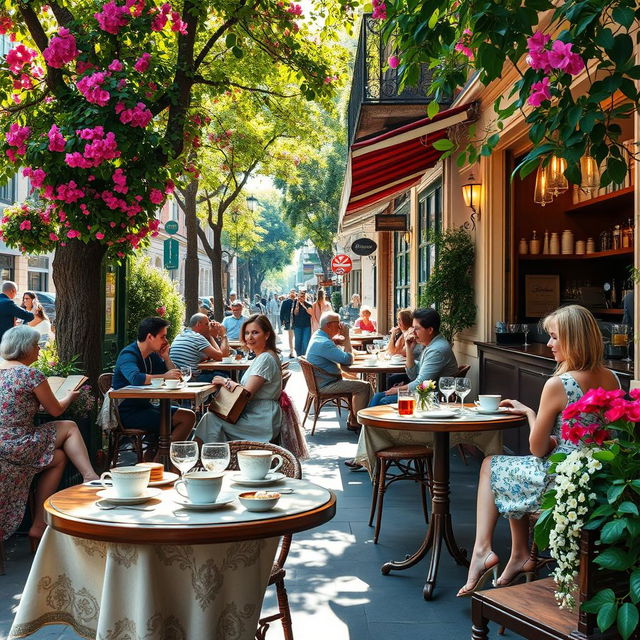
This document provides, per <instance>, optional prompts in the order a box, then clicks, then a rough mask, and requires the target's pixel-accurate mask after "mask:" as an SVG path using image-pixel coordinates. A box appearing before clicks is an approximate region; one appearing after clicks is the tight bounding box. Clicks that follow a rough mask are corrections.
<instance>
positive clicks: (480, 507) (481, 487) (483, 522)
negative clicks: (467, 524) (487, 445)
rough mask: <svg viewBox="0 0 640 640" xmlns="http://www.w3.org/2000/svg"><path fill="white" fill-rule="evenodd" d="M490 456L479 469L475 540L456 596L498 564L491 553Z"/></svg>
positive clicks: (495, 513) (493, 505)
mask: <svg viewBox="0 0 640 640" xmlns="http://www.w3.org/2000/svg"><path fill="white" fill-rule="evenodd" d="M490 473H491V456H488V457H486V458H485V459H484V460H483V462H482V467H480V478H479V480H478V498H477V503H476V538H475V542H474V545H473V551H472V553H471V559H470V564H469V573H468V575H467V582H466V584H465V585H464V587H462V589H460V591H459V592H458V595H463V594H464V592H467V591H469V590H471V589H473V587H474V586H475V584H476V582H477V581H478V578H479V577H480V576H481V575H482V574H483V573H484V572H485V571H486V570H487V569H489V568H490V567H492V566H493V565H495V564H497V563H498V556H497V555H496V554H495V553H494V552H493V551H492V549H491V545H492V541H493V531H494V529H495V527H496V522H497V521H498V509H497V508H496V503H495V500H494V497H493V491H491V483H490Z"/></svg>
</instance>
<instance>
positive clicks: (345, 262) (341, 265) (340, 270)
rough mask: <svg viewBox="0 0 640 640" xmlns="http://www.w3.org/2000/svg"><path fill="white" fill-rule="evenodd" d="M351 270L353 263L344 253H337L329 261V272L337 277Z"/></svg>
mask: <svg viewBox="0 0 640 640" xmlns="http://www.w3.org/2000/svg"><path fill="white" fill-rule="evenodd" d="M351 269H353V262H351V258H350V257H349V256H347V255H345V254H344V253H339V254H338V255H337V256H334V257H333V259H332V260H331V271H333V273H335V274H337V275H339V276H343V275H344V274H345V273H349V271H351Z"/></svg>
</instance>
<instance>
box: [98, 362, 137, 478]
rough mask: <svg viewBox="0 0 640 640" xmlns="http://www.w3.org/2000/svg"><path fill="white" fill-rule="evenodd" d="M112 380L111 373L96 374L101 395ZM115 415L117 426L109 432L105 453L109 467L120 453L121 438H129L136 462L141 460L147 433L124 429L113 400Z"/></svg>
mask: <svg viewBox="0 0 640 640" xmlns="http://www.w3.org/2000/svg"><path fill="white" fill-rule="evenodd" d="M112 380H113V374H112V373H101V374H100V375H99V376H98V389H99V390H100V393H102V395H103V396H105V397H106V394H107V392H108V391H109V389H110V388H111V382H112ZM114 407H115V415H116V419H117V421H118V427H117V428H116V429H114V430H113V431H110V432H109V451H108V453H107V461H108V463H109V468H111V467H115V466H116V464H117V462H118V454H119V453H120V444H121V443H122V440H123V439H127V438H129V439H131V441H132V448H133V450H134V451H135V452H136V455H137V456H138V462H142V460H143V456H144V453H143V451H144V440H143V439H144V436H145V435H148V434H147V432H146V431H143V430H142V429H125V428H124V426H123V425H122V421H121V420H120V412H119V411H118V404H117V403H115V402H114Z"/></svg>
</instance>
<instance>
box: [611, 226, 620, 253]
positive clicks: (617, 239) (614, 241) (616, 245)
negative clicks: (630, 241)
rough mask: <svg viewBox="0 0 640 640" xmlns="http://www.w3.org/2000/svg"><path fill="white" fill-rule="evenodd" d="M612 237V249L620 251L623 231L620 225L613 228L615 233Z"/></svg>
mask: <svg viewBox="0 0 640 640" xmlns="http://www.w3.org/2000/svg"><path fill="white" fill-rule="evenodd" d="M611 235H612V247H611V248H612V249H619V248H620V247H621V246H622V244H621V229H620V225H619V224H617V225H616V226H615V227H613V233H612V234H611Z"/></svg>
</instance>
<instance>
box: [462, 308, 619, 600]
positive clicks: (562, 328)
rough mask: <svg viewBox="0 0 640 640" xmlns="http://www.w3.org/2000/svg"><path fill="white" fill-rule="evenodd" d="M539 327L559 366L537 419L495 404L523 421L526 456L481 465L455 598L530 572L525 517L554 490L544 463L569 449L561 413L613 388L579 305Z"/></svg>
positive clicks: (596, 333)
mask: <svg viewBox="0 0 640 640" xmlns="http://www.w3.org/2000/svg"><path fill="white" fill-rule="evenodd" d="M543 327H544V330H545V331H546V332H547V333H548V334H549V336H550V337H549V342H548V343H547V346H548V347H549V348H550V349H551V353H552V354H553V357H554V359H555V361H556V362H557V363H558V364H557V367H556V370H555V372H554V375H553V376H552V377H551V378H549V380H547V382H546V383H545V385H544V388H543V389H542V395H541V396H540V408H539V409H538V413H537V414H536V412H535V411H533V409H530V408H529V407H527V406H525V405H524V404H522V403H521V402H518V401H517V400H503V401H502V402H501V406H503V407H507V408H509V410H510V411H511V412H513V413H518V414H521V415H523V416H526V418H527V420H528V422H529V428H530V430H531V431H530V435H529V447H530V449H531V455H530V456H488V457H487V458H485V459H484V461H483V463H482V468H481V469H480V481H479V484H478V498H477V521H476V538H475V543H474V547H473V553H472V554H471V560H470V565H469V574H468V579H467V582H466V584H465V585H464V586H463V587H462V588H461V589H460V591H458V596H459V597H460V596H469V595H471V594H472V593H473V592H474V591H476V590H477V589H478V588H480V587H481V586H482V584H483V583H484V582H485V580H486V578H488V577H489V575H490V574H491V573H493V574H494V584H495V586H498V587H504V586H507V585H510V584H513V583H514V582H516V581H517V580H519V579H520V578H522V577H524V576H526V575H527V574H530V572H531V571H533V570H534V568H535V566H534V561H532V560H531V559H530V558H529V540H528V538H529V523H528V520H527V518H526V517H524V516H525V515H526V514H527V513H531V512H535V511H537V510H538V509H539V508H540V499H541V497H542V495H543V494H544V493H545V491H547V490H548V489H549V488H550V487H551V486H552V484H553V478H552V477H551V476H549V474H548V473H547V469H548V468H549V461H548V458H549V456H550V455H551V454H552V453H555V452H565V453H566V452H569V451H571V450H572V449H575V448H576V445H574V444H572V443H570V442H568V441H566V440H563V439H562V436H561V427H562V411H563V410H564V408H565V407H566V406H567V405H568V404H569V403H572V402H576V401H577V400H578V399H579V398H580V397H581V396H582V395H583V394H584V393H586V392H587V391H588V390H589V389H594V388H598V387H602V388H604V389H607V390H612V389H618V388H619V387H620V382H619V381H618V378H617V377H616V375H615V374H614V373H613V372H612V371H609V369H607V368H606V367H605V366H604V365H603V364H602V356H603V349H604V347H603V342H602V335H601V334H600V330H599V329H598V325H597V323H596V321H595V319H594V317H593V316H592V315H591V313H590V312H589V311H587V309H585V308H584V307H581V306H579V305H570V306H568V307H562V308H560V309H557V310H556V311H554V312H553V313H551V314H550V315H549V316H547V317H546V318H545V319H544V322H543ZM590 419H592V418H591V417H590V416H587V415H585V416H584V418H583V420H584V421H585V422H589V420H590ZM500 514H501V515H503V516H504V517H505V518H507V519H508V520H509V526H510V528H511V555H510V557H509V560H508V562H507V564H506V566H505V568H504V569H503V571H502V574H501V575H500V577H499V578H497V579H496V576H497V573H498V565H499V558H498V556H497V554H496V553H495V552H494V551H493V549H492V545H491V542H492V537H493V531H494V529H495V525H496V522H497V520H498V515H500Z"/></svg>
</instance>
